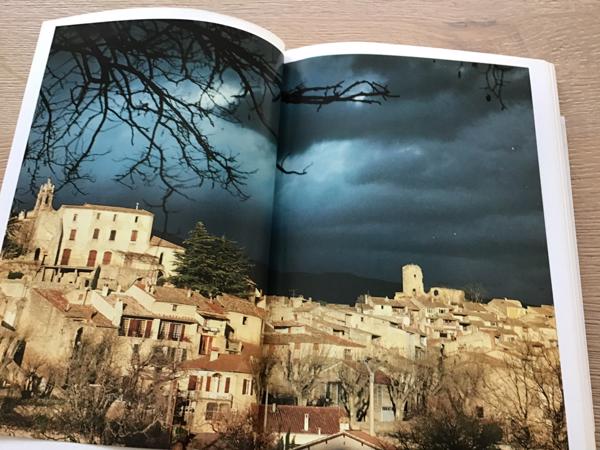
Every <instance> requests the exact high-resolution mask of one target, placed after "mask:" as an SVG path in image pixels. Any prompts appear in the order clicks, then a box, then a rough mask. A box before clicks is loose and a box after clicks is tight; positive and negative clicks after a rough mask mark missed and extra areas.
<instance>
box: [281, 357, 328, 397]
mask: <svg viewBox="0 0 600 450" xmlns="http://www.w3.org/2000/svg"><path fill="white" fill-rule="evenodd" d="M329 361H330V360H329V358H328V357H327V352H325V351H322V350H321V351H315V352H314V353H310V354H305V355H301V356H300V357H294V354H293V352H292V351H291V350H288V352H287V354H286V355H285V357H284V358H282V359H280V360H279V362H278V366H279V369H280V370H281V372H282V375H283V377H282V378H283V382H284V383H285V386H283V388H284V389H289V390H290V391H291V393H292V394H293V395H294V397H295V398H296V401H297V402H298V405H306V404H307V403H308V401H310V400H312V396H313V394H314V392H315V389H316V388H317V386H318V385H319V383H320V380H319V376H320V375H321V374H322V373H323V371H324V370H325V369H326V368H327V367H328V365H329V364H330V362H329Z"/></svg>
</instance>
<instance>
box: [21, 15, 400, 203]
mask: <svg viewBox="0 0 600 450" xmlns="http://www.w3.org/2000/svg"><path fill="white" fill-rule="evenodd" d="M280 58H281V55H280V54H279V52H278V51H277V50H276V49H274V48H268V45H267V44H265V43H263V42H261V41H260V39H259V38H257V37H255V36H253V35H251V34H249V33H246V32H244V31H241V30H237V29H234V28H230V27H224V26H221V25H216V24H209V23H196V22H192V21H175V20H141V21H116V22H108V23H100V24H86V25H78V26H70V27H61V28H59V29H57V30H56V33H55V36H54V41H53V44H52V49H51V52H50V57H49V63H48V66H47V69H46V73H45V77H44V81H43V85H42V89H41V91H40V97H39V102H38V108H37V112H36V115H35V119H34V122H33V126H32V133H31V137H30V140H29V143H28V145H27V151H26V155H25V160H26V162H28V163H29V165H28V167H29V171H30V175H31V180H32V181H31V183H32V185H31V186H30V188H31V189H32V190H34V189H35V188H36V186H35V185H34V183H36V180H37V177H38V175H39V174H40V172H41V171H42V169H43V168H46V170H48V171H50V172H51V174H52V176H53V177H54V179H55V180H56V181H57V188H56V191H60V190H61V189H63V188H64V187H67V186H68V187H71V188H73V189H75V190H76V191H82V189H84V187H83V185H84V182H89V181H93V180H94V174H93V171H91V170H90V169H89V168H88V167H87V166H86V163H87V162H89V161H93V160H94V159H95V158H97V157H98V156H101V155H102V154H103V152H104V151H105V150H99V149H98V148H97V145H96V144H97V142H98V139H99V137H100V135H101V133H103V132H106V131H110V130H111V129H112V128H114V127H115V126H118V125H120V124H125V125H127V127H128V129H129V130H130V138H131V142H132V143H133V142H136V143H138V142H143V145H142V146H139V147H138V148H139V149H140V150H139V152H138V153H137V154H133V155H128V156H125V157H124V160H123V162H124V164H122V165H121V166H120V167H122V170H121V171H120V172H119V173H117V174H116V175H115V180H116V181H118V182H119V183H123V184H125V185H126V186H130V187H131V186H133V185H134V184H136V183H138V182H140V183H143V184H147V185H152V184H156V183H159V184H160V185H161V186H162V187H163V188H164V195H163V201H162V205H153V206H162V207H163V208H165V207H166V206H165V205H166V202H167V201H168V199H169V198H170V197H171V196H173V195H176V194H177V195H183V196H185V195H186V189H187V188H189V187H193V186H203V185H204V184H205V183H207V184H210V185H212V186H219V187H221V188H223V189H226V190H227V191H229V192H231V193H232V194H234V195H236V196H239V197H240V198H242V199H245V198H247V193H246V192H245V189H244V186H245V184H246V181H247V178H248V176H249V175H251V174H252V169H245V168H242V167H241V165H240V164H239V162H238V158H237V153H239V152H240V150H241V149H236V151H230V150H228V149H225V148H217V146H215V145H214V144H213V142H212V139H211V137H210V136H211V133H212V131H211V130H215V129H216V128H217V127H219V126H220V124H219V121H225V122H232V123H238V124H242V123H243V124H245V123H246V122H247V121H250V120H252V119H253V118H255V119H256V120H257V121H258V122H259V123H260V124H261V125H262V127H264V129H266V130H267V131H268V133H269V134H271V135H272V136H273V137H275V136H276V134H277V130H275V129H273V126H274V124H275V121H274V120H273V117H274V114H275V112H274V109H275V108H276V107H278V103H277V101H278V100H279V99H281V100H283V101H287V102H290V103H310V104H319V105H320V106H322V105H324V104H327V103H332V102H336V101H356V102H363V103H367V102H368V103H371V102H373V103H377V102H380V101H382V100H385V99H387V98H388V97H389V96H390V93H389V91H388V90H387V88H386V87H385V86H384V85H381V84H378V83H375V82H371V81H357V82H350V83H344V82H342V83H337V84H336V85H333V86H324V87H309V88H306V87H304V86H298V87H296V88H294V89H292V90H291V91H290V92H289V93H281V91H280V89H281V83H282V78H281V77H282V65H281V60H280ZM278 168H279V170H281V171H283V172H285V173H295V172H296V171H294V170H291V169H286V168H285V167H284V166H283V161H280V162H279V164H278ZM184 169H185V170H184Z"/></svg>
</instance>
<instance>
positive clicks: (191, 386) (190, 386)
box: [188, 375, 198, 391]
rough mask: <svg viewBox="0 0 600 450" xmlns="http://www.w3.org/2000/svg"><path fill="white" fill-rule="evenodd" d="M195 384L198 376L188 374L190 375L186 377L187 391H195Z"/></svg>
mask: <svg viewBox="0 0 600 450" xmlns="http://www.w3.org/2000/svg"><path fill="white" fill-rule="evenodd" d="M197 384H198V377H197V376H196V375H190V377H189V378H188V391H195V390H196V385H197Z"/></svg>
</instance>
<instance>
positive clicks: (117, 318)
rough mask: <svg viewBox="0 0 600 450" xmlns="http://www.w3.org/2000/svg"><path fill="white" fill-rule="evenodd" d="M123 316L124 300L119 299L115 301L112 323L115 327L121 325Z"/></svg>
mask: <svg viewBox="0 0 600 450" xmlns="http://www.w3.org/2000/svg"><path fill="white" fill-rule="evenodd" d="M122 316H123V300H121V299H118V300H117V302H116V303H115V308H114V312H113V317H112V324H113V325H114V326H115V327H118V326H119V325H121V317H122Z"/></svg>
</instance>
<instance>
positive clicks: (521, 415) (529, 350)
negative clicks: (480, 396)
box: [487, 341, 567, 450]
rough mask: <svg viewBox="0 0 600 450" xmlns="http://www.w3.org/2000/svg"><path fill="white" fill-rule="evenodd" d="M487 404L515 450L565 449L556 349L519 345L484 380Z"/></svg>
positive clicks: (561, 397)
mask: <svg viewBox="0 0 600 450" xmlns="http://www.w3.org/2000/svg"><path fill="white" fill-rule="evenodd" d="M487 388H488V401H489V403H490V405H491V406H492V407H493V408H494V409H495V410H496V411H497V413H498V415H499V416H500V417H502V418H503V419H504V421H505V423H506V425H505V428H506V431H507V434H508V438H509V440H510V442H511V444H512V445H514V446H515V447H516V448H519V449H524V450H528V449H540V448H543V449H566V448H567V434H566V417H565V406H564V397H563V391H562V382H561V374H560V362H559V358H558V349H557V348H556V347H555V346H554V347H548V346H543V345H541V344H537V343H534V342H527V341H526V342H521V343H519V344H518V345H516V346H515V347H514V348H513V349H512V352H510V353H507V355H506V356H505V358H504V362H503V363H502V364H501V365H500V366H499V367H497V368H496V370H495V371H494V374H493V376H490V377H488V381H487Z"/></svg>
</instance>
